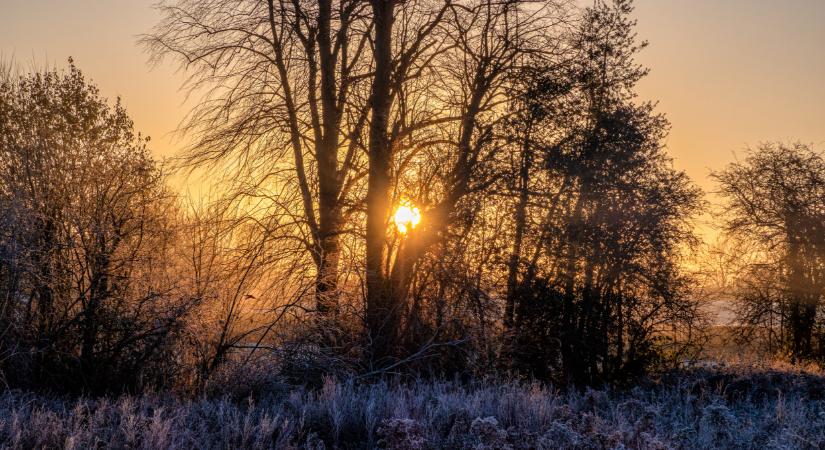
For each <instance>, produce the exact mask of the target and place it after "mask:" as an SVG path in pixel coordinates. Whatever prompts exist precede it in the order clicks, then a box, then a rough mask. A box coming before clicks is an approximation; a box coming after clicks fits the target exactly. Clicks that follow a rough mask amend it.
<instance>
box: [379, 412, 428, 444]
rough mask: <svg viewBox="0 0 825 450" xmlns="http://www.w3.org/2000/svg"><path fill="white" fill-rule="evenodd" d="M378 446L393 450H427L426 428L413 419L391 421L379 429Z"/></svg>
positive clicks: (385, 422)
mask: <svg viewBox="0 0 825 450" xmlns="http://www.w3.org/2000/svg"><path fill="white" fill-rule="evenodd" d="M378 436H379V438H380V440H379V441H378V445H380V446H382V447H383V448H387V449H392V450H420V449H423V448H425V445H426V443H427V440H426V439H425V438H424V428H423V427H422V426H421V424H420V423H418V422H417V421H415V420H412V419H390V420H386V421H384V424H383V425H381V427H380V428H379V429H378Z"/></svg>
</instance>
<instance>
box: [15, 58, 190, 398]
mask: <svg viewBox="0 0 825 450" xmlns="http://www.w3.org/2000/svg"><path fill="white" fill-rule="evenodd" d="M147 142H148V138H144V137H141V136H140V135H135V134H134V131H133V128H132V121H131V120H130V119H129V117H128V116H127V114H126V111H125V110H124V108H123V107H122V106H121V104H120V102H119V101H118V102H117V103H116V104H115V105H114V106H109V105H108V104H107V103H106V101H105V100H104V99H102V98H101V97H100V95H99V93H98V91H97V89H96V88H95V87H94V86H92V85H90V84H88V83H87V82H86V80H85V79H84V77H83V75H82V73H81V72H80V70H78V69H77V68H76V67H75V66H74V65H73V64H71V65H70V68H69V71H68V72H65V73H63V72H58V71H45V72H40V73H35V74H31V75H26V76H20V77H10V78H9V79H8V80H5V81H4V82H3V84H2V86H0V173H2V176H0V206H2V208H3V217H4V218H5V220H7V221H8V223H7V228H5V229H4V231H3V233H2V237H1V238H0V239H2V244H0V248H3V252H2V259H0V267H2V268H0V273H3V276H4V278H6V279H7V280H8V282H7V283H4V284H3V286H2V289H3V295H2V300H3V304H2V309H3V311H4V320H5V326H6V327H7V329H10V330H13V332H14V335H15V342H14V343H11V344H10V343H8V342H6V343H4V344H5V345H7V346H8V345H11V346H14V347H16V349H9V347H7V348H6V349H4V350H5V351H7V352H9V353H12V354H13V357H10V358H7V359H6V360H5V361H4V367H3V370H4V373H5V374H6V376H9V377H14V378H15V381H17V382H21V383H24V384H32V385H35V386H38V385H40V386H44V387H53V388H58V387H67V388H82V389H87V390H95V391H98V390H107V389H122V388H128V387H135V386H137V385H138V384H139V383H140V382H147V383H149V382H151V381H152V379H151V378H152V377H154V376H163V374H164V373H166V371H167V370H172V369H173V368H172V367H163V366H164V365H166V363H167V360H165V359H164V357H163V355H164V354H166V352H168V351H171V349H170V347H169V346H170V343H171V342H172V341H173V340H174V339H173V338H174V336H175V333H176V330H177V328H178V325H179V319H180V318H181V317H182V316H183V315H184V314H185V313H186V306H187V302H186V300H185V299H179V298H174V297H173V296H171V295H170V292H171V289H172V286H173V283H172V282H171V281H170V279H169V275H170V272H169V271H168V269H169V267H170V265H169V264H168V258H169V256H170V249H171V246H172V239H171V237H172V235H173V229H172V228H171V226H170V222H168V221H167V216H168V215H173V214H174V210H175V206H174V202H172V201H170V196H169V194H168V192H167V191H166V188H165V186H164V184H163V177H162V174H161V172H160V170H159V169H158V167H157V166H156V165H155V163H154V162H153V160H152V159H151V157H150V156H149V153H148V150H147V149H146V143H147ZM155 370H157V371H155Z"/></svg>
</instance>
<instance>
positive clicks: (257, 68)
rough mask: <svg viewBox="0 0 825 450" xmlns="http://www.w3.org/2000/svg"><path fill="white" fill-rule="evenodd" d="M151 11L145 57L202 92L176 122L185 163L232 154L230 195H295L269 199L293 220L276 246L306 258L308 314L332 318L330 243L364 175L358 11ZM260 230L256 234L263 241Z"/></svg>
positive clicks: (301, 5) (327, 1) (283, 6)
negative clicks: (277, 190) (299, 250)
mask: <svg viewBox="0 0 825 450" xmlns="http://www.w3.org/2000/svg"><path fill="white" fill-rule="evenodd" d="M159 8H160V10H161V12H162V13H163V20H162V21H161V22H160V24H158V25H157V27H156V28H155V30H154V32H153V33H152V34H150V35H147V36H145V37H144V38H143V43H144V44H145V45H146V47H147V48H148V49H149V51H150V52H151V53H152V55H153V56H154V57H155V58H157V59H161V58H163V57H164V56H171V57H173V58H175V59H176V60H177V61H179V62H180V64H181V67H183V68H184V69H185V70H186V71H187V72H188V73H189V74H190V79H189V84H188V86H187V87H188V88H189V89H191V91H192V92H196V91H198V90H199V89H201V88H203V89H205V90H206V91H207V94H206V96H205V97H204V98H203V100H202V101H201V102H200V103H199V104H198V106H197V107H196V108H195V110H194V111H193V113H192V115H191V116H190V118H189V120H188V121H187V122H186V123H185V125H184V127H183V131H186V132H190V133H191V134H192V135H194V136H195V140H194V142H193V144H192V147H191V149H192V150H191V151H190V152H189V155H188V156H189V158H188V161H189V162H190V163H193V164H202V163H214V162H218V161H225V160H226V158H230V157H234V158H235V159H234V160H233V159H230V160H228V162H229V164H230V165H231V166H234V168H235V169H236V170H238V175H240V176H241V178H243V179H244V182H242V183H240V186H242V187H241V188H239V190H237V191H235V192H234V194H235V195H236V196H238V197H241V198H250V197H251V198H261V197H265V196H266V195H267V193H266V189H267V188H268V187H269V186H279V185H285V186H290V187H291V188H292V189H294V192H296V193H298V194H299V195H298V197H297V201H287V202H283V201H278V202H273V204H272V206H271V211H272V212H270V214H273V215H281V216H282V217H285V218H286V217H293V219H292V222H293V223H292V225H293V226H294V228H295V230H294V231H293V236H288V237H287V238H285V239H299V240H300V241H301V242H302V243H303V246H304V248H305V250H306V252H307V253H308V254H309V255H310V257H311V259H312V262H313V264H314V268H315V269H314V271H315V274H316V283H315V298H316V309H317V311H319V312H320V313H321V314H322V315H325V316H328V315H335V313H336V311H337V309H338V280H339V266H340V259H341V251H342V249H341V239H342V235H343V234H344V233H345V229H346V222H347V220H348V215H349V214H351V213H352V212H353V208H352V205H353V203H354V201H353V200H352V199H351V191H352V189H353V188H354V186H355V184H356V182H357V181H358V180H359V179H360V178H361V177H362V176H363V175H362V174H361V173H360V172H361V168H360V164H361V163H360V162H359V161H360V157H359V154H360V153H359V151H360V149H361V146H362V145H363V144H362V142H363V141H362V130H363V128H364V127H365V124H366V121H367V115H368V113H369V107H368V105H367V98H366V97H367V96H366V91H365V89H368V87H365V86H368V84H366V83H367V80H368V79H369V77H370V70H371V69H370V66H371V60H372V55H371V54H370V44H369V41H370V32H369V30H370V28H371V27H372V23H371V20H370V17H369V15H368V14H367V11H366V10H367V7H366V4H365V3H364V2H360V1H357V0H340V1H333V0H318V1H315V0H313V1H303V0H301V1H299V0H294V1H284V0H267V1H265V2H261V1H250V0H209V1H206V2H204V1H193V0H181V1H177V2H172V3H164V4H161V5H160V7H159ZM348 205H349V206H348ZM278 226H279V227H282V226H284V224H283V223H279V225H278ZM271 232H272V230H267V229H264V230H262V236H264V237H262V239H267V236H271V234H272V233H271Z"/></svg>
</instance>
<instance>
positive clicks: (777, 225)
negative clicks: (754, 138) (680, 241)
mask: <svg viewBox="0 0 825 450" xmlns="http://www.w3.org/2000/svg"><path fill="white" fill-rule="evenodd" d="M713 176H714V178H716V180H717V181H718V182H719V186H720V193H721V194H722V195H723V197H724V198H725V199H726V201H727V203H726V205H725V209H724V214H725V217H726V227H725V230H726V232H727V233H729V234H731V235H732V236H734V237H736V238H737V239H741V240H743V241H745V242H749V243H752V244H754V245H755V250H754V251H755V252H756V253H755V255H757V258H756V262H755V264H757V265H758V268H757V266H754V265H753V264H752V265H751V266H752V269H751V270H750V271H749V274H750V275H749V276H756V275H759V273H760V272H761V273H762V275H761V276H760V277H761V278H765V271H766V269H768V268H772V270H773V271H775V274H774V275H773V276H772V278H773V279H774V280H777V279H778V280H781V285H782V286H783V287H782V290H781V294H777V293H776V292H775V291H773V292H772V293H771V295H766V294H767V292H762V293H760V292H761V291H763V290H760V289H758V285H756V284H755V285H753V286H750V287H748V286H744V288H743V289H742V292H741V294H742V296H743V297H742V301H743V302H741V306H742V307H743V308H741V309H740V312H741V313H745V314H744V315H742V316H741V317H740V319H742V320H744V321H745V323H744V325H746V326H748V327H753V326H759V325H764V324H765V321H766V320H767V321H768V323H772V325H771V326H776V327H778V328H782V327H787V328H788V330H787V336H788V338H789V342H787V351H788V352H789V353H790V354H791V356H792V357H794V358H810V357H814V356H817V357H821V356H822V354H823V353H822V350H821V344H819V343H818V342H817V340H816V336H815V330H816V326H817V323H818V319H817V316H818V310H819V308H820V306H821V304H822V299H823V294H825V271H823V255H825V203H823V199H825V161H823V157H822V155H821V154H820V153H817V152H816V151H814V150H813V149H811V148H810V147H808V146H805V145H802V144H795V145H783V144H763V145H761V146H759V147H758V148H756V149H755V150H752V151H750V152H749V153H748V156H747V158H746V159H745V160H744V161H742V162H736V163H733V164H731V165H729V166H728V167H727V168H726V169H725V170H722V171H719V172H716V173H714V174H713ZM745 256H749V255H745ZM754 281H755V280H754ZM758 300H762V301H758ZM772 304H773V305H772ZM748 305H750V306H748ZM757 305H759V308H754V306H757ZM777 306H778V307H779V308H780V310H781V312H782V314H781V318H782V321H781V322H780V323H776V321H771V320H770V317H771V316H772V315H773V314H774V312H775V308H776V307H777ZM782 334H785V332H784V331H783V332H782ZM818 345H819V346H820V347H819V348H820V349H819V350H816V348H817V346H818ZM815 350H816V351H815Z"/></svg>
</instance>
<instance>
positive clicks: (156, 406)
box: [0, 363, 825, 449]
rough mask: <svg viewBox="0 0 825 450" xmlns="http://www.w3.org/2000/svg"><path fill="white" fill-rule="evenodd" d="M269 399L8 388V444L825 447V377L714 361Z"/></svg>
mask: <svg viewBox="0 0 825 450" xmlns="http://www.w3.org/2000/svg"><path fill="white" fill-rule="evenodd" d="M265 392H266V394H265V395H258V396H257V398H256V399H252V398H247V399H231V398H228V397H226V398H202V399H200V400H180V399H175V398H173V397H172V396H164V395H157V394H155V395H145V396H143V397H139V398H137V397H120V398H114V399H106V398H102V399H79V400H78V399H60V398H53V397H48V396H44V395H37V394H31V393H21V392H15V391H7V392H6V393H4V394H2V396H0V418H1V419H0V446H2V447H3V448H67V449H68V448H75V449H85V448H145V449H161V448H163V449H173V448H279V449H281V448H283V449H289V448H295V449H299V448H308V449H321V448H327V449H329V448H376V447H377V448H391V449H425V448H449V449H458V448H461V449H556V448H561V449H600V448H617V449H618V448H633V449H665V448H742V449H749V448H753V449H767V448H811V449H815V448H823V446H825V377H823V376H822V374H821V373H819V372H817V371H816V370H814V369H800V368H794V367H791V366H787V365H781V364H776V363H771V364H755V363H747V364H746V363H728V364H721V363H720V364H717V363H713V364H706V365H705V367H693V368H687V369H684V370H682V371H679V372H678V373H669V374H664V375H662V376H661V377H658V379H656V380H654V379H650V380H647V381H645V382H643V383H641V384H639V385H637V386H636V387H633V388H630V389H618V388H617V389H602V390H584V391H566V392H562V391H559V390H557V389H554V388H552V387H543V386H539V385H537V384H517V383H507V382H505V383H497V382H494V381H493V380H485V381H479V382H474V383H459V382H433V381H417V382H408V383H403V384H401V383H386V382H380V383H375V384H355V383H352V382H343V383H338V382H333V381H331V380H329V381H328V382H327V383H326V384H325V385H324V387H323V388H322V389H320V390H316V391H308V390H304V389H300V388H290V387H287V386H285V385H278V384H273V385H271V386H270V387H269V388H268V389H267V390H266V391H265Z"/></svg>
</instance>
